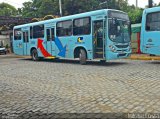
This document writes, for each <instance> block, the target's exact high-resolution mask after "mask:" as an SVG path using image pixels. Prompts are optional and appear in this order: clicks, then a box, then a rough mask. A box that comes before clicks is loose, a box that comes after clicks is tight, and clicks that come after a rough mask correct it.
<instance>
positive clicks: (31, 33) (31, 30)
mask: <svg viewBox="0 0 160 119" xmlns="http://www.w3.org/2000/svg"><path fill="white" fill-rule="evenodd" d="M32 38H33V27H32V26H31V27H30V39H32Z"/></svg>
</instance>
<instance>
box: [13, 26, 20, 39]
mask: <svg viewBox="0 0 160 119" xmlns="http://www.w3.org/2000/svg"><path fill="white" fill-rule="evenodd" d="M21 35H22V33H21V29H15V30H14V40H21Z"/></svg>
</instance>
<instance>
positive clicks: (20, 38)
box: [14, 28, 22, 41]
mask: <svg viewBox="0 0 160 119" xmlns="http://www.w3.org/2000/svg"><path fill="white" fill-rule="evenodd" d="M16 30H17V31H20V32H21V36H19V38H18V39H15V31H16ZM14 40H15V41H17V40H22V30H21V28H18V29H14Z"/></svg>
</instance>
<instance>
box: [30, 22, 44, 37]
mask: <svg viewBox="0 0 160 119" xmlns="http://www.w3.org/2000/svg"><path fill="white" fill-rule="evenodd" d="M41 25H42V26H43V30H41V31H40V30H39V31H38V32H41V33H42V31H43V33H42V34H41V35H42V36H40V37H39V36H38V37H35V32H34V30H35V29H34V27H36V26H41ZM32 28H33V30H32V31H33V36H32V39H37V38H44V36H45V35H44V34H45V33H44V31H45V29H44V28H45V27H44V24H39V25H34V26H32ZM36 35H37V34H36Z"/></svg>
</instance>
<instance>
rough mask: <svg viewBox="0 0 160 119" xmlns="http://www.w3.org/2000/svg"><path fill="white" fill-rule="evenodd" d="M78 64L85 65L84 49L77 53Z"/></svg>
mask: <svg viewBox="0 0 160 119" xmlns="http://www.w3.org/2000/svg"><path fill="white" fill-rule="evenodd" d="M79 60H80V64H82V65H85V64H86V60H87V55H86V51H85V50H84V49H80V53H79Z"/></svg>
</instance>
